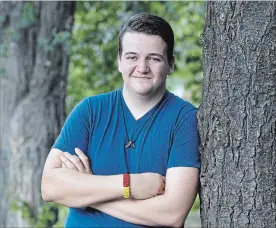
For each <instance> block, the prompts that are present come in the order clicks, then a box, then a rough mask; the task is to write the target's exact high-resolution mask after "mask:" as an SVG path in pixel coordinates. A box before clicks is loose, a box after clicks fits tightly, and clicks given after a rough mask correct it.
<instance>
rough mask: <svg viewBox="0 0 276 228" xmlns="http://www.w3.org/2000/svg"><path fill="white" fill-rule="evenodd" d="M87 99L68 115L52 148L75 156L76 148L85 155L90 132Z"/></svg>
mask: <svg viewBox="0 0 276 228" xmlns="http://www.w3.org/2000/svg"><path fill="white" fill-rule="evenodd" d="M90 113H91V111H90V109H89V103H88V99H87V98H86V99H83V100H82V101H81V102H80V103H78V105H77V106H76V107H75V108H74V109H73V110H72V111H71V113H70V114H69V115H68V117H67V119H66V121H65V123H64V125H63V127H62V129H61V132H60V134H59V136H58V138H57V139H56V141H55V143H54V145H53V146H52V148H56V149H59V150H62V151H64V152H68V153H70V154H75V151H74V149H75V148H76V147H78V148H79V149H81V150H82V151H83V152H84V153H87V149H88V143H89V132H90V124H91V123H90V119H91V115H90Z"/></svg>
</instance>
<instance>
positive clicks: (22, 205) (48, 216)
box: [11, 200, 65, 228]
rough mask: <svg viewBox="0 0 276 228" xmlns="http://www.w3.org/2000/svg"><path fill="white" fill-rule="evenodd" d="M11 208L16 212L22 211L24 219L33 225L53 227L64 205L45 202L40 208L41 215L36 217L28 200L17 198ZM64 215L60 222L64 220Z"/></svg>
mask: <svg viewBox="0 0 276 228" xmlns="http://www.w3.org/2000/svg"><path fill="white" fill-rule="evenodd" d="M11 208H12V209H13V211H14V212H20V213H21V216H22V219H23V220H26V221H27V222H28V223H29V224H30V225H31V226H32V227H34V228H36V227H53V226H54V224H56V223H57V222H58V215H59V210H62V208H63V207H61V206H59V205H57V204H55V203H46V204H44V205H43V206H42V207H41V208H40V210H39V215H38V217H36V216H35V215H34V213H33V211H32V209H31V208H30V206H29V205H28V204H27V202H24V201H21V200H15V201H13V202H12V205H11ZM64 219H65V218H64V217H62V218H61V219H60V221H59V223H58V224H60V223H62V221H64ZM62 226H63V224H62V225H61V227H62Z"/></svg>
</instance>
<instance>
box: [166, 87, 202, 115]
mask: <svg viewBox="0 0 276 228" xmlns="http://www.w3.org/2000/svg"><path fill="white" fill-rule="evenodd" d="M170 97H171V99H170V100H171V102H170V104H171V106H172V108H173V109H174V110H175V111H176V110H178V111H179V113H182V114H186V113H188V112H190V111H194V112H196V111H197V108H196V107H195V106H194V105H193V104H192V103H191V102H189V101H187V100H185V99H183V98H181V97H179V96H177V95H175V94H173V93H171V92H170Z"/></svg>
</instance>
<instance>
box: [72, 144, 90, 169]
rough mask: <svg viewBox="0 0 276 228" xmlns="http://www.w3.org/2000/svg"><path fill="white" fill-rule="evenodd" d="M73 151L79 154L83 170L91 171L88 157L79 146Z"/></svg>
mask: <svg viewBox="0 0 276 228" xmlns="http://www.w3.org/2000/svg"><path fill="white" fill-rule="evenodd" d="M75 152H76V154H77V155H78V156H79V158H80V160H81V161H82V163H83V165H84V168H85V170H86V171H87V172H91V168H90V162H89V159H88V157H87V156H86V155H85V154H84V153H83V152H82V151H81V150H80V149H79V148H75Z"/></svg>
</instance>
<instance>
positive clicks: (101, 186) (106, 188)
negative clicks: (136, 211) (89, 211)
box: [41, 168, 123, 208]
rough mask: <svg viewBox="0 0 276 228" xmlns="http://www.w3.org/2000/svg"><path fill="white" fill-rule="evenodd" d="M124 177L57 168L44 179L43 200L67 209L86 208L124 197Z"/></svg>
mask: <svg viewBox="0 0 276 228" xmlns="http://www.w3.org/2000/svg"><path fill="white" fill-rule="evenodd" d="M122 178H123V177H122V175H113V176H95V175H89V174H86V173H81V172H78V171H75V170H71V169H63V168H55V169H51V170H50V171H49V170H48V171H47V172H45V173H44V174H43V177H42V185H41V191H42V198H43V199H44V200H45V201H52V202H57V203H60V204H62V205H64V206H67V207H76V208H78V207H86V206H88V205H93V204H95V203H100V202H104V201H107V200H112V199H119V198H120V197H122V192H123V188H122Z"/></svg>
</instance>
